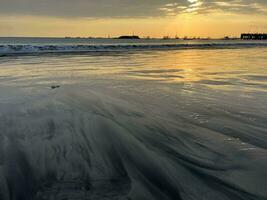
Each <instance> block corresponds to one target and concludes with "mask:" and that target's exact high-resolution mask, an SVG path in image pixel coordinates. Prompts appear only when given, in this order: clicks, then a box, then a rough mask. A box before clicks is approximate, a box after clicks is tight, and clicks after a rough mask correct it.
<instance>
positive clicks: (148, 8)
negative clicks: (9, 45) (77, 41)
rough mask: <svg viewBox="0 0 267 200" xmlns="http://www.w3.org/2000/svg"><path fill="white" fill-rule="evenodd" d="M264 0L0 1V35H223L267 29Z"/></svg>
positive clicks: (265, 1)
mask: <svg viewBox="0 0 267 200" xmlns="http://www.w3.org/2000/svg"><path fill="white" fill-rule="evenodd" d="M266 17H267V0H0V36H35V37H38V36H43V37H44V36H48V37H65V36H72V37H76V36H77V37H78V36H80V37H89V36H93V37H97V36H99V37H108V36H110V37H115V36H118V35H124V34H127V35H131V34H133V33H134V34H136V35H140V36H142V37H146V36H150V37H162V36H166V35H168V36H175V35H178V36H180V37H184V36H188V37H214V38H216V37H224V36H239V35H240V33H241V32H267V20H266Z"/></svg>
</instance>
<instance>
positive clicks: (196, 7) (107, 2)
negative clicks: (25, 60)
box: [0, 0, 267, 18]
mask: <svg viewBox="0 0 267 200" xmlns="http://www.w3.org/2000/svg"><path fill="white" fill-rule="evenodd" d="M217 11H222V12H231V13H246V14H256V13H261V14H267V1H266V0H164V1H163V0H0V13H1V14H2V15H41V16H57V17H88V18H105V17H157V16H166V15H177V14H179V13H190V12H195V13H201V14H205V13H210V12H217Z"/></svg>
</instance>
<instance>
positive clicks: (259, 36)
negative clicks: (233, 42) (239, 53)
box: [241, 33, 267, 40]
mask: <svg viewBox="0 0 267 200" xmlns="http://www.w3.org/2000/svg"><path fill="white" fill-rule="evenodd" d="M241 39H242V40H267V34H265V33H242V34H241Z"/></svg>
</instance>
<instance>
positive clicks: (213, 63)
mask: <svg viewBox="0 0 267 200" xmlns="http://www.w3.org/2000/svg"><path fill="white" fill-rule="evenodd" d="M0 55H1V57H0V199H1V200H67V199H68V200H92V199H93V200H95V199H116V200H117V199H120V200H130V199H131V200H141V199H144V200H147V199H149V200H150V199H151V200H153V199H159V200H163V199H173V200H264V199H267V170H266V169H267V150H266V148H267V106H266V102H267V43H266V42H253V41H239V40H234V41H228V40H227V41H226V40H225V41H223V40H221V41H220V40H207V41H177V40H167V41H165V40H138V41H134V40H133V41H132V40H131V41H126V40H125V41H124V40H114V39H106V40H103V39H55V38H54V39H51V38H1V39H0Z"/></svg>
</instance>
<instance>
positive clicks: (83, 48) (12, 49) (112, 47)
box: [0, 42, 267, 56]
mask: <svg viewBox="0 0 267 200" xmlns="http://www.w3.org/2000/svg"><path fill="white" fill-rule="evenodd" d="M248 47H267V43H254V42H251V43H243V42H242V43H241V42H237V43H202V44H199V43H197V44H109V45H104V44H101V45H30V44H27V45H12V44H7V45H0V55H2V56H3V55H12V54H35V53H37V54H40V53H82V52H105V51H126V50H138V51H140V50H178V49H220V48H248Z"/></svg>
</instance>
